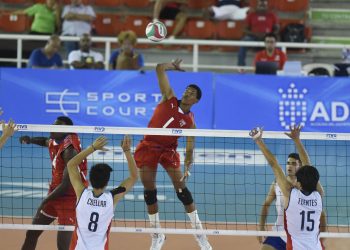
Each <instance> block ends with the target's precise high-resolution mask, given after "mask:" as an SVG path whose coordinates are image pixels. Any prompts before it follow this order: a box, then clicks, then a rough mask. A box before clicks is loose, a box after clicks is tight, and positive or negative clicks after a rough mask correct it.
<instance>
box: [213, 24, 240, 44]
mask: <svg viewBox="0 0 350 250" xmlns="http://www.w3.org/2000/svg"><path fill="white" fill-rule="evenodd" d="M244 26H245V22H244V21H220V22H218V23H217V24H216V34H217V38H218V39H227V40H240V39H241V38H242V37H243V32H244Z"/></svg>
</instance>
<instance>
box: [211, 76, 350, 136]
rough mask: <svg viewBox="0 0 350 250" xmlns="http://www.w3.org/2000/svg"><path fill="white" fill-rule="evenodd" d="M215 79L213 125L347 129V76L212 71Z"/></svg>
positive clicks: (349, 127)
mask: <svg viewBox="0 0 350 250" xmlns="http://www.w3.org/2000/svg"><path fill="white" fill-rule="evenodd" d="M215 83H216V87H215V112H214V113H215V124H214V128H216V129H234V130H247V129H251V128H253V127H256V126H263V127H264V129H265V130H269V131H283V130H287V129H288V128H289V126H290V125H292V124H302V125H303V126H304V127H305V128H304V129H303V131H314V132H316V131H317V132H350V116H349V107H350V80H349V78H340V77H338V78H332V77H280V76H255V75H232V74H217V75H215ZM228 117H229V118H230V119H228Z"/></svg>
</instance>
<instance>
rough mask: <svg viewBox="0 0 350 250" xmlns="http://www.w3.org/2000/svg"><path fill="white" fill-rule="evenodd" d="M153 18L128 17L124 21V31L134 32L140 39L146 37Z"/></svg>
mask: <svg viewBox="0 0 350 250" xmlns="http://www.w3.org/2000/svg"><path fill="white" fill-rule="evenodd" d="M150 22H151V18H150V17H147V16H127V17H126V18H125V21H124V30H132V31H134V32H135V33H136V35H137V36H138V37H145V30H146V27H147V24H148V23H150Z"/></svg>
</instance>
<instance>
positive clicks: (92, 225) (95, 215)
mask: <svg viewBox="0 0 350 250" xmlns="http://www.w3.org/2000/svg"><path fill="white" fill-rule="evenodd" d="M98 217H99V214H98V213H96V212H92V213H91V215H90V223H89V225H88V229H89V230H90V231H91V232H96V230H97V222H98Z"/></svg>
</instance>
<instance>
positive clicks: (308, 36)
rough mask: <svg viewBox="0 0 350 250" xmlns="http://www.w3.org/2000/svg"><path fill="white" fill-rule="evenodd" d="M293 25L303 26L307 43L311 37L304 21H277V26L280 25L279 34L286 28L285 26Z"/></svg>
mask: <svg viewBox="0 0 350 250" xmlns="http://www.w3.org/2000/svg"><path fill="white" fill-rule="evenodd" d="M293 23H296V24H303V25H304V26H305V32H304V35H305V39H306V40H307V41H310V40H311V37H312V29H311V27H310V26H307V25H306V20H305V19H280V20H279V25H280V32H281V34H282V33H283V31H284V29H285V28H286V27H287V25H289V24H293Z"/></svg>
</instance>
